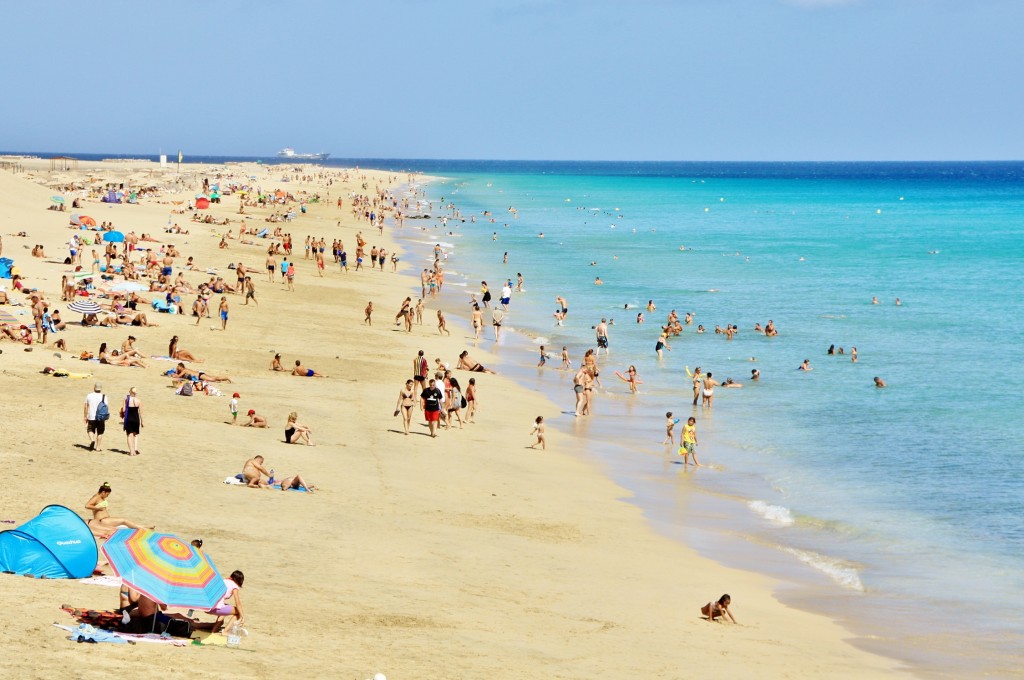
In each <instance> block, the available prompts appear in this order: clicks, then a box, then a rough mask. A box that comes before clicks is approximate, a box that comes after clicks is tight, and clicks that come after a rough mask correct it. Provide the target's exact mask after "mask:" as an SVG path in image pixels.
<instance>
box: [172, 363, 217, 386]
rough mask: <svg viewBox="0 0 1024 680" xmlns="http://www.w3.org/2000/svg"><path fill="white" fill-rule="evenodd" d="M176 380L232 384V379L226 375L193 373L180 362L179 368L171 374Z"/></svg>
mask: <svg viewBox="0 0 1024 680" xmlns="http://www.w3.org/2000/svg"><path fill="white" fill-rule="evenodd" d="M171 377H172V378H173V379H174V380H205V381H206V382H231V378H230V377H229V376H226V375H213V374H212V373H204V372H203V371H199V372H197V373H193V372H192V371H190V370H188V369H187V368H185V364H183V363H181V362H180V361H179V362H178V366H177V368H176V369H175V370H174V373H172V374H171Z"/></svg>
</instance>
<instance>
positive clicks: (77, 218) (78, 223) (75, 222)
mask: <svg viewBox="0 0 1024 680" xmlns="http://www.w3.org/2000/svg"><path fill="white" fill-rule="evenodd" d="M81 219H82V216H81V215H79V214H78V213H75V214H74V215H72V216H71V224H73V225H75V226H76V227H78V226H81V224H82V223H81V221H80V220H81Z"/></svg>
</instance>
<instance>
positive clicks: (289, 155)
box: [277, 146, 331, 161]
mask: <svg viewBox="0 0 1024 680" xmlns="http://www.w3.org/2000/svg"><path fill="white" fill-rule="evenodd" d="M330 156H331V154H329V153H296V152H295V149H293V148H291V147H290V146H286V147H285V148H283V149H281V150H280V151H278V152H277V157H278V158H284V159H287V160H290V161H325V160H327V159H328V158H330Z"/></svg>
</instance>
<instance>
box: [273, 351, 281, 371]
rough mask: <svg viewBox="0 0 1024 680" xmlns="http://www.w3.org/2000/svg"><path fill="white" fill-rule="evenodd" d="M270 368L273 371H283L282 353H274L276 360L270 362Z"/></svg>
mask: <svg viewBox="0 0 1024 680" xmlns="http://www.w3.org/2000/svg"><path fill="white" fill-rule="evenodd" d="M270 370H271V371H283V370H284V366H282V365H281V355H280V354H275V355H274V360H273V361H271V362H270Z"/></svg>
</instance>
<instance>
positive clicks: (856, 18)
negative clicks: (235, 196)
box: [0, 0, 1024, 160]
mask: <svg viewBox="0 0 1024 680" xmlns="http://www.w3.org/2000/svg"><path fill="white" fill-rule="evenodd" d="M4 15H5V16H4V18H5V24H6V27H7V30H5V39H4V42H5V45H4V53H5V62H6V67H5V69H4V76H5V77H4V81H5V82H4V85H5V88H4V90H5V93H4V100H5V101H4V104H3V113H2V114H0V120H2V121H3V122H2V124H0V149H5V150H36V151H58V150H60V151H77V152H109V153H115V152H117V153H146V154H155V153H157V152H158V150H160V149H162V150H163V151H164V152H169V153H172V154H173V153H175V152H176V151H177V149H178V148H181V149H183V150H184V151H185V153H186V154H204V155H205V154H214V155H216V154H225V155H255V156H258V155H268V156H269V155H271V154H273V153H275V152H276V151H277V150H278V149H280V148H282V147H284V146H292V147H295V148H296V149H297V150H299V151H329V152H331V153H332V154H333V155H334V156H336V157H376V158H384V157H402V158H488V159H496V158H502V159H587V160H590V159H609V160H619V159H637V160H933V159H935V160H947V159H949V160H952V159H1022V158H1024V148H1022V147H1024V123H1022V120H1024V86H1022V81H1024V78H1022V76H1024V1H1022V0H675V1H671V0H607V1H602V0H593V1H590V2H587V1H584V0H502V1H501V2H492V1H490V0H463V1H456V0H422V1H421V0H380V1H377V2H372V1H366V2H346V1H343V0H338V1H336V2H333V1H330V0H319V1H316V0H294V1H292V0H289V1H288V2H285V1H284V0H281V1H275V2H270V1H267V0H245V1H241V0H214V1H212V2H193V1H192V0H172V1H168V2H161V1H154V2H139V1H138V0H134V1H132V2H114V1H111V2H107V1H104V0H100V1H99V2H95V3H90V2H82V1H81V0H75V1H74V2H46V1H45V0H44V1H43V2H18V3H10V4H6V5H5V7H4Z"/></svg>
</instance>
